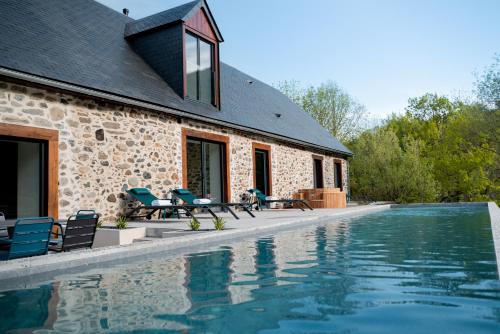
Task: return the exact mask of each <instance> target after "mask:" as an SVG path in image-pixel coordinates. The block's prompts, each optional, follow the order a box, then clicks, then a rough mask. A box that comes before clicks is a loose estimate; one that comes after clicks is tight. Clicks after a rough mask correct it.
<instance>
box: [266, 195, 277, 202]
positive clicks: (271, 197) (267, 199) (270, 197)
mask: <svg viewBox="0 0 500 334" xmlns="http://www.w3.org/2000/svg"><path fill="white" fill-rule="evenodd" d="M277 199H278V198H276V197H274V196H266V201H274V200H277Z"/></svg>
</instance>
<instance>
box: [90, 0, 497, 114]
mask: <svg viewBox="0 0 500 334" xmlns="http://www.w3.org/2000/svg"><path fill="white" fill-rule="evenodd" d="M99 1H100V2H102V3H104V4H105V5H107V6H109V7H111V8H113V9H116V10H118V11H121V9H122V8H124V7H126V8H129V10H130V16H131V17H132V18H135V19H138V18H142V17H144V16H147V15H151V14H154V13H157V12H159V11H162V10H165V9H168V8H171V7H173V6H176V5H179V4H182V3H185V2H188V0H148V1H144V0H99ZM208 3H209V6H210V9H211V10H212V13H213V15H214V16H215V19H216V21H217V24H218V26H219V28H220V30H221V32H222V35H223V36H224V39H225V42H224V43H223V44H222V45H221V60H222V61H224V62H226V63H228V64H230V65H232V66H234V67H237V68H238V69H240V70H242V71H244V72H246V73H248V74H250V75H252V76H254V77H256V78H257V79H259V80H262V81H264V82H266V83H268V84H276V83H277V82H279V81H283V80H292V79H294V80H298V81H299V82H300V83H301V84H302V85H303V86H307V85H319V84H320V83H322V82H325V81H327V80H333V81H336V82H337V83H338V84H339V85H340V86H342V87H343V88H344V89H345V90H346V91H347V92H349V93H350V94H351V95H352V96H354V97H355V98H356V99H358V100H359V102H361V103H363V104H364V105H366V107H367V109H368V111H369V112H370V114H371V117H373V118H383V117H385V116H386V115H388V114H390V113H392V112H401V111H403V109H404V107H405V106H406V103H407V100H408V98H409V97H415V96H419V95H422V94H424V93H426V92H432V93H434V92H435V93H439V94H446V95H450V96H452V97H453V96H465V97H467V96H470V95H471V94H472V92H471V91H472V89H473V82H474V80H475V77H474V74H473V72H475V71H476V72H480V71H482V69H483V68H484V67H485V66H487V65H489V64H490V63H491V62H492V61H493V55H494V54H495V53H500V19H499V14H500V1H498V0H469V1H464V0H433V1H431V0H418V1H417V0H413V1H409V0H399V1H395V0H377V1H375V0H363V1H357V0H353V1H348V0H345V1H337V0H251V1H248V0H208Z"/></svg>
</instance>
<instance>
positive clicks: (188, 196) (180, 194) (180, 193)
mask: <svg viewBox="0 0 500 334" xmlns="http://www.w3.org/2000/svg"><path fill="white" fill-rule="evenodd" d="M172 194H174V196H175V197H177V198H179V199H181V200H182V201H183V202H185V203H188V204H190V205H195V206H198V207H200V208H213V207H216V208H217V207H219V208H221V209H222V210H227V211H228V212H229V213H231V214H232V215H233V217H234V218H236V219H239V217H238V216H237V215H236V214H235V213H234V212H233V210H231V208H230V207H237V208H242V209H243V210H244V211H245V212H246V213H248V214H249V215H250V216H252V217H253V218H255V215H254V214H253V213H252V212H250V210H248V207H247V204H246V203H203V204H196V203H195V201H197V200H200V198H198V197H196V196H195V195H193V193H192V192H191V191H189V190H188V189H174V190H172Z"/></svg>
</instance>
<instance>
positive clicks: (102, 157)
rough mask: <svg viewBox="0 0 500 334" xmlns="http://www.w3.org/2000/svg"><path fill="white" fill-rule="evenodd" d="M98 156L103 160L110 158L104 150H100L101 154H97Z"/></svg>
mask: <svg viewBox="0 0 500 334" xmlns="http://www.w3.org/2000/svg"><path fill="white" fill-rule="evenodd" d="M97 157H98V158H99V159H101V160H104V159H107V158H108V155H107V154H106V153H104V152H99V154H97Z"/></svg>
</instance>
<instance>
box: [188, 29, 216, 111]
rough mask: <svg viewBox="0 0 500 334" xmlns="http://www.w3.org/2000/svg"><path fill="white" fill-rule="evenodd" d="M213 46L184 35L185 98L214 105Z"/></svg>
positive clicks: (196, 37) (199, 39)
mask: <svg viewBox="0 0 500 334" xmlns="http://www.w3.org/2000/svg"><path fill="white" fill-rule="evenodd" d="M214 87H215V71H214V46H213V44H212V43H210V42H208V41H205V40H203V39H201V38H200V37H198V36H195V35H193V34H190V33H186V97H188V98H191V99H194V100H198V101H201V102H205V103H210V104H215V94H214V91H215V89H214Z"/></svg>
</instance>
